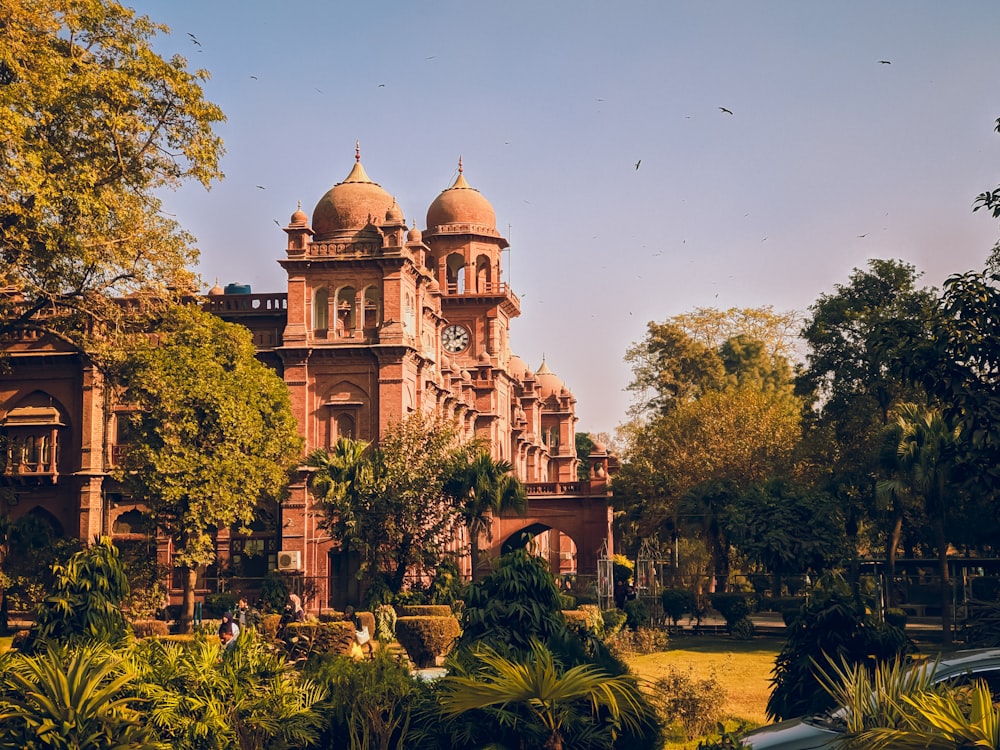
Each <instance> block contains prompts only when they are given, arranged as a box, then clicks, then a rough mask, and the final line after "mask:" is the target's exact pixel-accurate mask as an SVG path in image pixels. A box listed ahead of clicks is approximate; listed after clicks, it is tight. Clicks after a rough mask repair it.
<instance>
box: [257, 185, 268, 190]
mask: <svg viewBox="0 0 1000 750" xmlns="http://www.w3.org/2000/svg"><path fill="white" fill-rule="evenodd" d="M257 189H258V190H267V188H266V187H264V186H263V185H258V186H257Z"/></svg>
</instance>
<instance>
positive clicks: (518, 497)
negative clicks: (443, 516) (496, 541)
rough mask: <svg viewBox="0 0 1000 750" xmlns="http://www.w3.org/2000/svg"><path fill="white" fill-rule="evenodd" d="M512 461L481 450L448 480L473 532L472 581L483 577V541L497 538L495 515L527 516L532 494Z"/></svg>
mask: <svg viewBox="0 0 1000 750" xmlns="http://www.w3.org/2000/svg"><path fill="white" fill-rule="evenodd" d="M513 471H514V466H513V465H512V464H511V463H510V461H505V460H503V459H499V460H497V459H494V458H493V457H492V456H491V455H490V454H489V451H487V450H486V449H480V450H479V451H477V452H476V453H475V454H474V455H473V456H472V457H471V460H470V461H469V463H468V464H466V465H464V466H461V465H460V466H457V467H456V471H455V472H454V474H453V475H452V476H451V477H450V478H448V479H447V480H446V482H445V491H446V492H447V493H448V494H449V495H451V496H452V497H454V498H455V500H456V502H457V504H458V514H459V517H460V518H461V519H462V523H463V524H464V526H465V528H466V529H467V530H468V532H469V557H470V560H471V563H472V580H473V581H477V580H479V578H480V574H481V568H480V560H479V540H480V538H481V537H485V538H486V541H487V542H492V541H493V517H494V516H503V515H509V514H515V513H516V514H519V515H524V513H525V512H526V511H527V509H528V496H527V491H526V490H525V487H524V485H523V484H522V483H521V481H520V480H519V479H518V478H517V477H515V476H514V474H513Z"/></svg>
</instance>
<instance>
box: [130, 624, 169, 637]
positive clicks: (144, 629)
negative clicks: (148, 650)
mask: <svg viewBox="0 0 1000 750" xmlns="http://www.w3.org/2000/svg"><path fill="white" fill-rule="evenodd" d="M132 632H133V633H135V637H136V638H149V637H151V636H156V637H162V636H165V635H170V626H168V625H167V623H165V622H164V621H163V620H136V621H135V622H133V623H132Z"/></svg>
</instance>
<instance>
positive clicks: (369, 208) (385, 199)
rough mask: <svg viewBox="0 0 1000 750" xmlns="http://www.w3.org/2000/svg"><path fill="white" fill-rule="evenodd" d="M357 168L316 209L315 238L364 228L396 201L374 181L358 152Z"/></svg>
mask: <svg viewBox="0 0 1000 750" xmlns="http://www.w3.org/2000/svg"><path fill="white" fill-rule="evenodd" d="M354 159H355V161H354V168H353V169H352V170H351V173H350V174H349V175H347V178H346V179H345V180H344V181H343V182H338V183H337V184H336V185H334V186H333V187H332V188H330V189H329V190H327V191H326V193H325V194H324V195H323V197H322V198H320V199H319V203H317V204H316V208H314V209H313V220H312V228H313V231H314V232H315V233H316V237H315V239H316V240H319V241H322V240H324V239H329V237H330V236H331V235H333V234H334V233H335V232H340V231H344V230H351V229H363V228H364V227H365V226H367V224H368V223H369V221H372V220H375V221H379V220H381V219H382V217H384V216H385V215H386V214H387V213H388V212H389V209H390V208H391V207H392V206H393V204H394V203H395V201H394V200H393V198H392V196H391V195H389V194H388V193H387V192H386V191H385V190H383V189H382V188H381V186H380V185H379V184H378V183H376V182H372V180H371V178H370V177H369V176H368V174H367V173H366V172H365V168H364V167H363V166H361V155H360V153H356V154H355V157H354Z"/></svg>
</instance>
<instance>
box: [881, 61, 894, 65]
mask: <svg viewBox="0 0 1000 750" xmlns="http://www.w3.org/2000/svg"><path fill="white" fill-rule="evenodd" d="M878 62H879V65H892V60H879V61H878Z"/></svg>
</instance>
